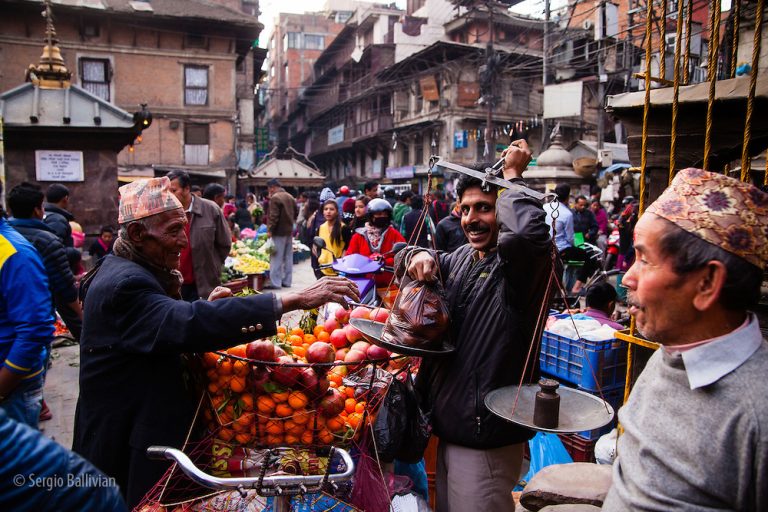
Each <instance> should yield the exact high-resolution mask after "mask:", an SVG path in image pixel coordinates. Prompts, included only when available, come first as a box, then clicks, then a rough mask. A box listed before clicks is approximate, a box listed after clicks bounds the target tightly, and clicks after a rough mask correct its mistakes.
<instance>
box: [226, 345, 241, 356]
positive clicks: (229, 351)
mask: <svg viewBox="0 0 768 512" xmlns="http://www.w3.org/2000/svg"><path fill="white" fill-rule="evenodd" d="M227 354H231V355H233V356H237V357H245V344H242V345H237V346H235V347H232V348H228V349H227Z"/></svg>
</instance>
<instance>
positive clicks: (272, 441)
mask: <svg viewBox="0 0 768 512" xmlns="http://www.w3.org/2000/svg"><path fill="white" fill-rule="evenodd" d="M267 444H268V445H269V446H275V445H278V444H283V436H278V435H273V434H269V435H268V436H267Z"/></svg>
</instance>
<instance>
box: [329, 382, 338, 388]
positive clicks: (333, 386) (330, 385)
mask: <svg viewBox="0 0 768 512" xmlns="http://www.w3.org/2000/svg"><path fill="white" fill-rule="evenodd" d="M328 387H331V388H338V387H339V385H338V384H337V383H336V382H333V381H330V382H328Z"/></svg>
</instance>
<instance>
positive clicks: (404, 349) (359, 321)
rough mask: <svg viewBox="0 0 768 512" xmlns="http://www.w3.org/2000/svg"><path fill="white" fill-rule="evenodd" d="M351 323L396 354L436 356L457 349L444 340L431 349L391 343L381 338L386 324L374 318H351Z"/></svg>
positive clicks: (371, 339)
mask: <svg viewBox="0 0 768 512" xmlns="http://www.w3.org/2000/svg"><path fill="white" fill-rule="evenodd" d="M349 323H350V325H352V327H354V328H355V329H357V330H358V331H360V332H361V333H362V335H363V338H365V339H366V340H367V341H369V342H370V343H373V344H374V345H378V346H380V347H383V348H385V349H387V350H390V351H392V352H395V353H396V354H402V355H406V356H417V357H435V356H444V355H448V354H450V353H451V352H453V351H454V350H456V348H455V347H454V346H453V345H451V344H450V343H446V342H443V345H442V346H441V347H439V348H436V349H429V350H427V349H423V348H418V347H409V346H408V345H400V344H398V343H390V342H388V341H384V340H382V339H381V334H382V332H383V331H384V324H383V323H382V322H374V321H373V320H366V319H364V318H350V320H349Z"/></svg>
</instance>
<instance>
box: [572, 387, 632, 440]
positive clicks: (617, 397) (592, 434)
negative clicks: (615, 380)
mask: <svg viewBox="0 0 768 512" xmlns="http://www.w3.org/2000/svg"><path fill="white" fill-rule="evenodd" d="M583 391H584V390H583ZM592 394H593V395H597V396H599V395H598V394H597V393H592ZM603 399H604V400H605V401H606V402H608V403H609V404H611V407H613V412H614V416H613V419H612V420H611V422H610V423H608V424H607V425H605V426H603V427H601V428H596V429H594V430H584V431H582V432H579V435H580V436H581V437H583V438H584V439H588V440H590V441H592V440H593V439H598V438H600V436H602V435H605V434H607V433H608V432H610V431H611V429H613V428H614V427H615V426H616V424H617V423H618V418H617V416H618V414H619V408H620V407H621V405H622V404H623V403H624V386H619V387H615V388H613V389H609V390H607V391H606V390H603Z"/></svg>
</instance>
